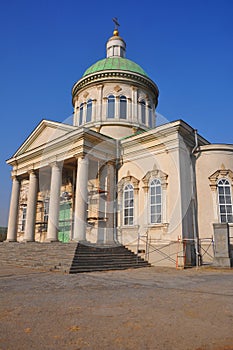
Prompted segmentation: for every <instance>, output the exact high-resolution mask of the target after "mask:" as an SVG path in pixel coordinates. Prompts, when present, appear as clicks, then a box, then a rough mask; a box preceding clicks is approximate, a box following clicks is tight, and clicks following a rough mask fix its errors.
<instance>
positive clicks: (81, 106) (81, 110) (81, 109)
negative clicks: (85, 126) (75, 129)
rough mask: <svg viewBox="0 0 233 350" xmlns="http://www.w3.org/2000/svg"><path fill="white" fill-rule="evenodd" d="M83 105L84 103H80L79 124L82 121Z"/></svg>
mask: <svg viewBox="0 0 233 350" xmlns="http://www.w3.org/2000/svg"><path fill="white" fill-rule="evenodd" d="M83 106H84V104H83V103H81V105H80V108H79V125H82V123H83Z"/></svg>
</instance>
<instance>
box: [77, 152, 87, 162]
mask: <svg viewBox="0 0 233 350" xmlns="http://www.w3.org/2000/svg"><path fill="white" fill-rule="evenodd" d="M86 155H87V154H86V153H85V152H80V153H77V154H74V158H75V159H76V160H77V161H78V160H79V159H88V158H87V157H86Z"/></svg>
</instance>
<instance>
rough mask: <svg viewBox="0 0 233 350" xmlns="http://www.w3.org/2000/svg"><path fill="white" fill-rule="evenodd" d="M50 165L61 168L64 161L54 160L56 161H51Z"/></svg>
mask: <svg viewBox="0 0 233 350" xmlns="http://www.w3.org/2000/svg"><path fill="white" fill-rule="evenodd" d="M49 166H50V167H51V168H53V167H56V168H60V169H61V168H62V166H63V162H61V161H57V160H54V161H51V162H50V163H49Z"/></svg>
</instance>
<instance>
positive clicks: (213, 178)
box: [209, 164, 233, 191]
mask: <svg viewBox="0 0 233 350" xmlns="http://www.w3.org/2000/svg"><path fill="white" fill-rule="evenodd" d="M221 178H228V179H229V180H230V182H231V185H232V186H233V171H232V170H230V169H225V166H224V164H222V165H221V169H220V170H217V171H215V172H214V173H213V174H212V175H210V176H209V180H210V188H211V190H212V191H216V189H217V183H218V180H219V179H221Z"/></svg>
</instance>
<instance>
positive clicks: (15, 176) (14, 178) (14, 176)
mask: <svg viewBox="0 0 233 350" xmlns="http://www.w3.org/2000/svg"><path fill="white" fill-rule="evenodd" d="M11 180H12V181H14V180H17V181H20V180H21V179H20V177H19V176H18V175H15V174H12V175H11Z"/></svg>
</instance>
